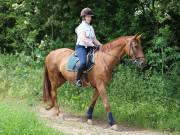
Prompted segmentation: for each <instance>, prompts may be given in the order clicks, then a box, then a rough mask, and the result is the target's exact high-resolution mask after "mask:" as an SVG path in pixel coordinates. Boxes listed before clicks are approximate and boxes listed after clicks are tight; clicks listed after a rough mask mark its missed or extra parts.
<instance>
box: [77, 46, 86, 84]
mask: <svg viewBox="0 0 180 135" xmlns="http://www.w3.org/2000/svg"><path fill="white" fill-rule="evenodd" d="M76 54H77V56H78V58H79V61H80V65H79V68H78V72H77V78H76V83H77V86H81V85H82V84H81V81H80V78H81V75H82V73H83V71H84V70H85V69H86V56H87V49H86V48H85V47H84V46H80V45H77V46H76Z"/></svg>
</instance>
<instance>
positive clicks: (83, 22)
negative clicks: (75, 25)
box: [82, 21, 90, 26]
mask: <svg viewBox="0 0 180 135" xmlns="http://www.w3.org/2000/svg"><path fill="white" fill-rule="evenodd" d="M82 24H84V25H87V26H90V24H88V23H86V22H85V21H82Z"/></svg>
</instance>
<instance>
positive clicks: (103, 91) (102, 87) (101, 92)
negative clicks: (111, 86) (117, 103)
mask: <svg viewBox="0 0 180 135" xmlns="http://www.w3.org/2000/svg"><path fill="white" fill-rule="evenodd" d="M97 89H98V92H99V95H100V96H101V98H102V101H103V104H104V107H105V110H106V112H107V116H108V122H109V125H110V126H111V128H112V129H113V130H118V127H117V125H116V124H115V120H114V118H113V115H112V112H111V110H110V104H109V102H108V99H107V94H106V87H105V83H104V82H103V81H100V82H99V83H98V86H97Z"/></svg>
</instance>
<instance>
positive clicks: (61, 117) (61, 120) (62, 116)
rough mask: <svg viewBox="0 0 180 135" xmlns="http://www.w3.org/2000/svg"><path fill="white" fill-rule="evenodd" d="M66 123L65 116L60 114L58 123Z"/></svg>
mask: <svg viewBox="0 0 180 135" xmlns="http://www.w3.org/2000/svg"><path fill="white" fill-rule="evenodd" d="M63 122H64V115H63V114H59V115H58V123H59V124H61V123H63Z"/></svg>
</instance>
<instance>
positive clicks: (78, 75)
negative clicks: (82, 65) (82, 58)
mask: <svg viewBox="0 0 180 135" xmlns="http://www.w3.org/2000/svg"><path fill="white" fill-rule="evenodd" d="M82 73H83V70H80V69H79V70H78V71H77V78H76V82H75V84H76V86H77V87H81V86H82V82H81V75H82Z"/></svg>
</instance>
